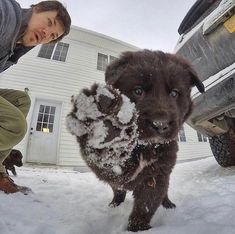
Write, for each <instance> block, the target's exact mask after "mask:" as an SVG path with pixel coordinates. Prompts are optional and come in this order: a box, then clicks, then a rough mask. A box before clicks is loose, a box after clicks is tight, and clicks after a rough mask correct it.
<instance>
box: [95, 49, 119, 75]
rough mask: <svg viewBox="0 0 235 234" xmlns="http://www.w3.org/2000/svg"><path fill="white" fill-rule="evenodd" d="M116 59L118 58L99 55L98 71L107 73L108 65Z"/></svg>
mask: <svg viewBox="0 0 235 234" xmlns="http://www.w3.org/2000/svg"><path fill="white" fill-rule="evenodd" d="M115 59H117V58H116V57H114V56H112V55H110V56H108V55H106V54H101V53H98V59H97V70H100V71H105V69H106V67H107V66H108V64H109V63H111V62H113V61H114V60H115Z"/></svg>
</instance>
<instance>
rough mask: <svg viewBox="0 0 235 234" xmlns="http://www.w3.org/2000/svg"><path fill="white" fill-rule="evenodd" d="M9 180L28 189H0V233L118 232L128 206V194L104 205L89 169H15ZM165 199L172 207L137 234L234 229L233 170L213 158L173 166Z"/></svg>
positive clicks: (106, 192) (106, 193)
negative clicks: (118, 202) (9, 191)
mask: <svg viewBox="0 0 235 234" xmlns="http://www.w3.org/2000/svg"><path fill="white" fill-rule="evenodd" d="M17 169H18V170H17V172H18V177H17V178H14V180H15V181H16V182H17V183H18V184H21V185H25V186H29V187H31V188H32V189H33V191H34V193H33V194H30V195H27V196H25V195H23V194H20V193H17V194H12V195H6V194H4V193H1V192H0V212H1V219H0V234H22V233H23V234H124V233H128V232H127V231H125V228H126V225H127V219H128V215H129V214H130V212H131V208H132V203H133V200H132V197H131V194H130V193H129V194H128V196H127V198H126V201H125V202H124V203H122V204H121V205H120V206H119V207H116V208H109V207H108V206H107V204H108V203H109V202H110V201H111V198H112V192H111V189H110V188H109V187H108V186H107V185H105V184H104V183H102V182H100V181H98V180H97V179H96V178H95V176H94V175H93V174H92V173H91V172H86V173H79V172H76V171H73V170H69V169H49V168H33V167H23V168H17ZM170 198H171V199H172V201H174V202H175V203H176V205H177V208H176V209H175V210H164V209H163V208H159V210H158V211H157V212H156V214H155V216H154V218H153V219H152V222H151V225H152V226H153V228H152V229H151V230H148V231H144V232H142V233H143V234H146V233H148V234H232V233H234V230H235V215H234V214H235V168H229V169H224V168H221V167H219V166H218V165H217V164H216V162H215V161H214V159H213V158H207V159H203V160H199V161H194V162H187V163H181V164H177V166H176V167H175V169H174V172H173V173H172V176H171V185H170Z"/></svg>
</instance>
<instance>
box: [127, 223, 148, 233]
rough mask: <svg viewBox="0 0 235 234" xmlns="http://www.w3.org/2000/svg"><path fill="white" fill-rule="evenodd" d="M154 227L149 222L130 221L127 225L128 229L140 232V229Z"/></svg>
mask: <svg viewBox="0 0 235 234" xmlns="http://www.w3.org/2000/svg"><path fill="white" fill-rule="evenodd" d="M150 228H152V227H151V226H150V225H149V224H145V223H139V224H138V223H130V222H129V223H128V226H127V231H131V232H138V231H144V230H148V229H150Z"/></svg>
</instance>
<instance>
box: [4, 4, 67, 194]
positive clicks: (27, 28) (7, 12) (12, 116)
mask: <svg viewBox="0 0 235 234" xmlns="http://www.w3.org/2000/svg"><path fill="white" fill-rule="evenodd" d="M70 26H71V19H70V16H69V14H68V12H67V10H66V9H65V7H64V6H63V5H62V4H61V3H60V2H58V1H53V0H52V1H42V2H40V3H38V4H35V5H31V8H29V9H22V8H21V7H20V5H19V4H18V3H17V2H16V1H15V0H1V1H0V73H1V72H3V71H5V70H6V69H8V68H9V67H10V66H11V65H13V64H16V63H17V61H18V59H19V58H20V57H21V56H23V55H24V54H25V53H27V52H28V51H30V50H31V49H32V48H33V47H35V46H37V45H39V44H46V43H50V42H57V41H60V40H61V39H62V38H63V37H64V36H65V35H67V34H68V33H69V31H70ZM19 79H22V78H20V77H19ZM29 108H30V98H29V96H28V95H27V94H26V93H25V92H23V91H18V90H12V89H1V88H0V191H4V192H5V193H15V192H19V191H20V192H23V193H24V194H27V192H28V191H30V189H28V188H27V187H22V186H18V185H16V184H15V183H14V181H13V180H12V179H10V178H9V176H8V175H7V174H6V171H5V167H4V166H3V165H2V162H3V161H4V159H5V158H6V157H7V155H8V154H9V153H10V152H11V149H12V147H13V146H15V145H16V144H18V143H19V142H20V141H21V140H22V139H23V137H24V135H25V133H26V131H27V123H26V116H27V114H28V111H29Z"/></svg>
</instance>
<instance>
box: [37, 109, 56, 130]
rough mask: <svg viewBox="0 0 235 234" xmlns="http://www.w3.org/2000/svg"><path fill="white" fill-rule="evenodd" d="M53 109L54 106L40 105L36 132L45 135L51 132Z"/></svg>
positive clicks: (53, 116)
mask: <svg viewBox="0 0 235 234" xmlns="http://www.w3.org/2000/svg"><path fill="white" fill-rule="evenodd" d="M55 109H56V108H55V107H54V106H45V105H40V108H39V112H38V120H37V126H36V131H39V132H45V133H50V132H53V125H54V119H55Z"/></svg>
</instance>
